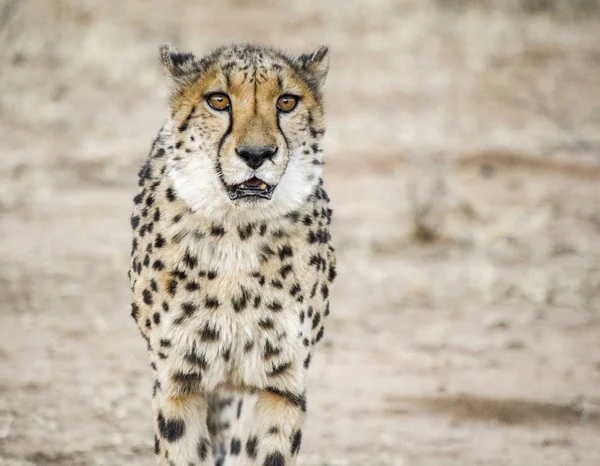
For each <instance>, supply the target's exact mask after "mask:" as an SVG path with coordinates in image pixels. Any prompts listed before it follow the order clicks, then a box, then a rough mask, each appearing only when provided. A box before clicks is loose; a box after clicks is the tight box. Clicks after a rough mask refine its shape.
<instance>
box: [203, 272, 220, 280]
mask: <svg viewBox="0 0 600 466" xmlns="http://www.w3.org/2000/svg"><path fill="white" fill-rule="evenodd" d="M206 277H207V278H208V279H209V280H214V279H215V278H217V272H216V271H215V270H209V271H208V273H207V274H206Z"/></svg>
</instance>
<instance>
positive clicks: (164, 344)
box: [160, 338, 171, 348]
mask: <svg viewBox="0 0 600 466" xmlns="http://www.w3.org/2000/svg"><path fill="white" fill-rule="evenodd" d="M160 346H162V347H164V348H169V347H170V346H171V340H167V339H165V338H163V339H162V340H160Z"/></svg>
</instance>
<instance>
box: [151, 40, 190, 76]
mask: <svg viewBox="0 0 600 466" xmlns="http://www.w3.org/2000/svg"><path fill="white" fill-rule="evenodd" d="M160 63H161V65H162V66H163V68H164V69H165V71H166V72H168V73H169V74H170V75H171V76H172V77H173V78H174V79H175V80H177V78H181V77H183V76H185V75H188V74H190V73H195V72H196V71H197V66H196V57H194V55H193V54H191V53H181V52H179V51H178V50H177V49H176V48H175V47H173V46H172V45H168V44H166V45H162V46H161V47H160Z"/></svg>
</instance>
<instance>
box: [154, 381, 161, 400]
mask: <svg viewBox="0 0 600 466" xmlns="http://www.w3.org/2000/svg"><path fill="white" fill-rule="evenodd" d="M160 389H161V386H160V382H159V381H158V380H155V381H154V385H152V396H156V394H157V393H158V392H159V391H160Z"/></svg>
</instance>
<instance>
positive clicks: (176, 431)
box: [157, 411, 185, 442]
mask: <svg viewBox="0 0 600 466" xmlns="http://www.w3.org/2000/svg"><path fill="white" fill-rule="evenodd" d="M157 421H158V430H159V432H160V434H161V435H162V436H163V437H164V438H166V439H167V440H168V441H169V442H174V441H176V440H179V439H180V438H181V437H183V434H184V433H185V423H184V422H183V419H177V418H173V419H165V418H164V416H163V414H162V412H161V411H159V412H158V418H157Z"/></svg>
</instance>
